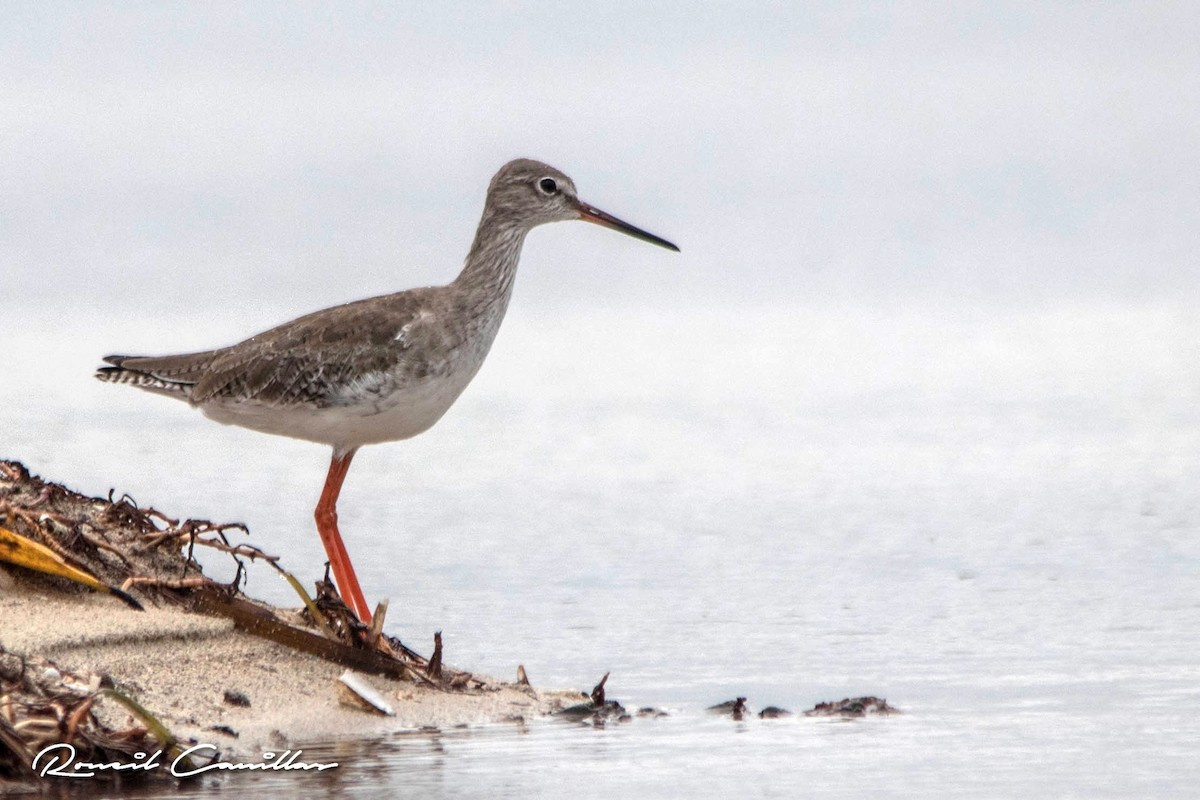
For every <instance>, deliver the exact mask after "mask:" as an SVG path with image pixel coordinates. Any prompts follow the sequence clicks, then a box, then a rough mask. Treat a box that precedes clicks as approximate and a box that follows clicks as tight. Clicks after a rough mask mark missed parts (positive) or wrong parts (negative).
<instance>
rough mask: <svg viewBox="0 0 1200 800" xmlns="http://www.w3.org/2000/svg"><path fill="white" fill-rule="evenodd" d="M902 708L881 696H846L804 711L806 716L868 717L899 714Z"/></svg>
mask: <svg viewBox="0 0 1200 800" xmlns="http://www.w3.org/2000/svg"><path fill="white" fill-rule="evenodd" d="M899 713H900V709H898V708H896V707H895V706H891V705H888V701H887V700H884V699H883V698H881V697H845V698H842V699H841V700H837V701H833V702H825V703H817V705H815V706H814V707H813V708H811V709H809V710H808V711H805V712H804V716H806V717H866V716H872V715H876V714H879V715H886V714H899Z"/></svg>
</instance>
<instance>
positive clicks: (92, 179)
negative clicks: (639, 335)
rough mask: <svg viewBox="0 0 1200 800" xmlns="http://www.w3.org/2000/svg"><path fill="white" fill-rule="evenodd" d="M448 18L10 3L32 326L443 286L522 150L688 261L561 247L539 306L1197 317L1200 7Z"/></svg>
mask: <svg viewBox="0 0 1200 800" xmlns="http://www.w3.org/2000/svg"><path fill="white" fill-rule="evenodd" d="M449 5H450V4H431V3H411V4H408V3H395V4H377V5H371V4H350V3H338V4H331V5H330V6H327V7H324V8H322V7H318V6H316V5H315V4H307V3H304V4H302V3H293V4H285V3H275V4H270V3H244V4H232V3H194V4H187V3H171V4H165V3H159V2H146V3H121V4H107V3H104V4H101V3H95V4H77V3H63V4H54V3H26V4H15V3H6V4H4V6H3V7H2V8H0V72H2V79H0V270H2V272H0V295H2V296H3V298H4V302H5V303H6V304H10V308H12V307H13V305H11V304H14V303H15V307H17V308H20V307H22V306H38V305H40V304H43V303H44V302H45V300H46V298H53V299H54V301H55V302H56V303H57V304H59V305H60V306H63V307H71V306H79V307H88V306H90V307H96V306H101V307H103V306H106V305H112V306H113V307H115V308H120V307H125V306H129V307H133V306H137V305H139V304H157V305H156V306H155V307H156V308H157V309H158V310H159V312H158V313H161V314H163V315H164V316H176V315H187V314H203V313H205V311H206V310H208V309H211V308H213V307H217V306H222V305H224V306H227V307H237V306H238V304H242V305H246V304H250V303H256V302H258V303H266V302H271V303H278V304H280V305H281V306H283V307H286V308H294V310H295V312H296V313H299V312H301V311H306V310H310V309H313V308H318V307H322V306H325V305H331V304H333V303H335V302H341V301H345V300H352V299H357V298H359V297H364V296H369V295H372V294H379V293H384V292H388V291H395V290H399V289H404V288H408V287H410V286H414V285H422V284H429V283H441V282H444V281H446V280H449V279H450V278H452V277H453V276H454V274H456V272H457V270H458V268H459V266H460V265H461V262H462V258H463V256H464V255H465V252H466V249H467V247H468V245H469V243H470V240H471V236H472V233H473V229H474V225H475V223H476V221H477V220H478V215H479V211H480V208H481V204H482V195H483V191H484V188H485V186H486V184H487V181H488V180H489V178H490V177H491V175H492V173H493V172H494V171H495V170H496V169H497V168H498V167H499V166H500V165H501V164H502V163H504V162H505V161H507V160H508V159H509V158H512V157H517V156H528V157H533V158H539V159H542V160H545V161H548V162H550V163H552V164H554V165H555V166H557V167H559V168H561V169H563V170H564V171H566V172H567V173H568V174H570V175H572V176H573V177H574V178H575V180H576V183H577V184H578V185H579V187H580V192H581V195H582V196H583V197H584V198H585V199H587V200H589V201H590V202H592V203H594V204H595V205H597V206H599V207H601V208H603V209H605V210H608V211H610V212H612V213H614V214H617V215H618V216H621V217H623V218H625V219H628V220H629V221H631V222H633V223H635V224H638V225H640V226H642V227H645V228H647V229H649V230H651V231H653V232H655V233H658V234H660V235H662V236H664V237H667V238H670V239H672V240H674V241H676V242H677V243H678V244H679V245H680V246H681V247H682V248H683V253H682V255H681V256H674V255H672V254H669V253H666V252H665V251H661V250H658V249H656V248H653V247H650V246H647V245H645V244H642V243H639V242H636V241H634V240H632V239H625V238H623V237H620V236H618V235H616V234H613V233H611V232H609V231H604V230H601V229H599V228H594V227H592V226H584V225H578V224H573V223H568V224H559V225H554V226H551V227H549V228H546V229H542V230H539V231H536V232H534V233H533V234H532V235H531V237H530V239H529V241H528V243H527V246H526V252H525V256H526V257H525V260H524V262H523V265H522V273H521V278H520V279H519V283H518V287H517V291H518V296H519V297H522V298H524V299H523V300H522V302H523V303H525V304H526V305H527V307H532V306H533V305H536V304H537V303H547V304H553V303H564V302H565V303H574V304H581V305H592V304H612V305H616V304H621V303H626V302H652V303H692V302H701V303H704V302H722V301H724V300H725V299H727V298H739V299H745V300H749V301H754V302H760V301H772V302H773V301H785V302H786V301H792V300H803V301H805V302H817V303H820V302H824V301H825V300H826V299H828V300H830V301H836V302H843V303H844V302H856V301H858V300H862V301H864V302H867V301H871V302H875V301H884V302H893V301H895V302H904V301H905V299H906V298H914V299H917V298H928V297H933V298H935V299H937V300H939V301H943V302H957V301H959V300H962V301H971V302H975V301H979V300H983V301H985V302H991V301H992V300H995V301H998V302H1007V303H1024V302H1036V303H1058V302H1076V301H1090V300H1101V301H1112V302H1122V301H1125V300H1134V301H1141V300H1147V299H1148V300H1155V299H1160V298H1164V299H1178V298H1180V297H1185V298H1186V297H1195V298H1197V299H1200V258H1198V255H1200V124H1198V122H1197V120H1200V47H1198V46H1197V42H1200V6H1198V5H1196V4H1194V3H1190V2H1180V3H1154V2H1132V3H1115V2H1114V3H1045V2H1030V3H996V2H978V3H969V2H948V3H935V4H929V3H920V4H904V3H876V2H859V3H842V2H839V3H828V4H813V3H801V2H788V3H720V4H710V5H697V4H693V3H659V4H655V3H642V2H636V3H635V2H609V3H582V2H545V3H521V2H503V3H488V4H465V5H468V6H469V7H468V8H464V9H459V10H454V9H451V8H449ZM444 6H445V7H444ZM283 318H286V315H285V316H284V317H283ZM270 321H271V322H277V321H281V318H273V319H271V320H270ZM252 327H253V326H252ZM255 329H256V328H255ZM245 332H246V333H250V332H252V331H251V330H247V331H245Z"/></svg>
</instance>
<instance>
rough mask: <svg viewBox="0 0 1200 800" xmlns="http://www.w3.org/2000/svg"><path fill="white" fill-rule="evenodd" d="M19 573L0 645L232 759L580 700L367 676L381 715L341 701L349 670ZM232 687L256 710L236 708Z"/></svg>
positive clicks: (2, 588)
mask: <svg viewBox="0 0 1200 800" xmlns="http://www.w3.org/2000/svg"><path fill="white" fill-rule="evenodd" d="M0 569H3V568H0ZM14 573H16V570H8V571H7V575H6V576H0V646H3V648H4V649H5V650H7V651H8V652H10V653H14V654H18V655H20V656H22V657H24V658H25V659H27V660H28V661H29V662H30V663H31V664H40V663H41V662H40V660H41V659H45V660H47V661H49V662H52V663H53V665H54V666H55V667H57V668H58V670H59V671H60V672H63V673H99V674H104V675H107V676H110V677H111V678H112V680H113V682H114V683H115V684H116V685H117V686H118V687H119V688H121V689H123V690H126V691H127V693H129V694H130V695H132V696H133V697H134V698H135V699H137V700H138V702H140V703H141V704H142V705H143V706H144V707H146V708H147V709H149V710H150V711H151V712H153V713H154V714H156V715H157V716H158V717H159V719H160V720H161V721H162V722H163V723H164V724H165V725H166V726H167V728H168V729H169V730H170V731H171V732H172V733H173V734H175V735H176V736H177V737H180V738H192V739H195V740H197V741H200V742H206V743H212V744H216V745H219V746H220V747H221V749H222V750H223V751H224V752H226V753H229V754H247V755H258V754H261V751H262V750H264V749H278V748H281V747H285V746H296V745H302V744H303V743H305V742H315V741H325V740H329V739H333V738H343V737H355V738H371V737H378V736H381V735H385V734H388V733H391V732H395V731H403V730H414V729H420V728H429V727H435V728H447V727H452V726H459V725H473V724H479V723H486V722H499V721H506V720H516V719H518V718H520V719H530V718H534V717H539V716H542V715H545V714H548V713H551V712H553V711H555V710H557V709H560V708H562V707H563V706H564V705H565V704H570V703H577V702H579V701H580V699H581V697H582V696H581V694H580V693H579V692H561V691H557V692H546V691H536V690H534V689H531V688H530V687H527V686H517V685H514V684H505V683H502V682H500V681H495V680H488V679H485V680H486V681H487V688H485V689H481V690H472V691H469V692H461V691H460V692H451V691H442V690H438V689H434V688H430V687H424V686H418V685H416V684H414V683H410V682H407V681H400V680H393V679H389V678H384V677H379V676H373V675H361V674H360V677H362V678H363V679H364V680H366V681H367V682H368V683H370V684H371V685H372V686H373V687H374V688H375V689H376V690H378V691H379V692H380V693H381V694H382V695H383V696H384V697H385V698H386V699H387V700H388V701H389V703H390V704H391V705H392V707H393V709H394V711H395V716H384V715H382V714H378V713H374V712H367V711H363V710H360V709H357V708H351V707H349V706H347V705H344V704H343V703H341V702H340V701H339V691H338V677H339V676H340V675H341V674H342V673H343V672H345V668H344V667H342V666H340V665H338V664H335V663H332V662H329V661H325V660H323V659H320V658H317V657H315V656H309V655H306V654H303V653H297V652H295V651H293V650H290V649H288V648H285V647H283V646H281V645H277V644H275V643H273V642H269V641H266V640H263V639H259V638H257V637H254V636H250V635H248V634H245V633H242V632H241V631H238V630H235V629H234V626H233V623H232V622H231V621H229V620H227V619H222V618H217V617H209V616H205V615H202V614H195V613H189V612H186V611H183V610H179V609H174V608H149V609H147V610H146V611H143V612H139V611H135V610H133V609H130V608H127V607H125V606H124V605H122V604H121V603H120V602H118V601H116V600H115V599H113V598H112V597H109V596H105V595H100V594H76V595H56V594H51V593H47V592H45V591H42V590H41V589H40V587H37V586H35V585H31V583H33V582H31V581H28V580H25V579H23V577H22V576H18V575H15V574H14ZM35 668H36V667H35ZM227 692H229V693H231V694H232V695H241V696H242V697H244V698H246V699H247V700H249V705H248V706H239V705H236V704H234V703H231V702H228V701H227V700H226V693H227ZM102 705H103V706H104V707H103V708H102V709H98V711H100V712H101V713H102V714H104V715H109V716H114V715H115V718H118V719H119V718H121V717H127V716H128V712H127V711H126V710H125V709H124V708H123V707H121V706H120V705H118V704H117V703H115V702H114V701H111V700H108V701H102ZM102 719H103V717H102ZM216 726H225V727H227V728H228V729H230V730H231V731H232V732H235V733H236V734H237V736H236V737H234V736H232V735H230V734H229V733H228V732H221V731H219V730H213V728H215V727H216Z"/></svg>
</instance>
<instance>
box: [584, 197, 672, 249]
mask: <svg viewBox="0 0 1200 800" xmlns="http://www.w3.org/2000/svg"><path fill="white" fill-rule="evenodd" d="M577 202H578V203H579V218H580V219H581V220H583V221H584V222H594V223H596V224H597V225H603V226H604V227H606V228H612V229H613V230H614V231H620V232H621V233H627V234H629V235H630V236H632V237H633V238H635V239H641V240H642V241H643V242H649V243H650V244H656V245H658V246H659V247H665V248H667V249H668V250H674V251H675V252H676V253H678V252H679V248H678V247H676V246H675V245H673V244H671V243H670V242H668V241H667V240H666V239H662V238H659V237H658V236H655V235H654V234H653V233H648V232H646V231H644V230H642V229H641V228H638V227H636V226H633V225H630V224H629V223H628V222H625V221H624V220H620V219H617V218H616V217H614V216H613V215H612V214H609V213H608V212H607V211H601V210H600V209H598V208H596V207H595V206H589V205H588V204H587V203H585V202H583V201H582V200H580V201H577Z"/></svg>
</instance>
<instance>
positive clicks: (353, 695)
mask: <svg viewBox="0 0 1200 800" xmlns="http://www.w3.org/2000/svg"><path fill="white" fill-rule="evenodd" d="M338 700H340V701H341V702H342V703H343V704H344V705H348V706H352V707H354V708H361V709H363V710H364V711H374V712H375V713H377V714H383V715H384V716H388V717H394V716H396V712H395V710H394V709H393V708H392V706H391V704H390V703H388V701H387V700H385V699H384V698H383V695H381V694H380V693H379V692H377V691H375V689H374V687H372V686H371V684H369V683H367V682H366V681H365V680H364V679H363V678H362V677H361V676H359V675H356V674H355V673H353V672H351V671H350V670H346V671H345V672H343V673H342V676H341V677H340V678H338Z"/></svg>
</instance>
